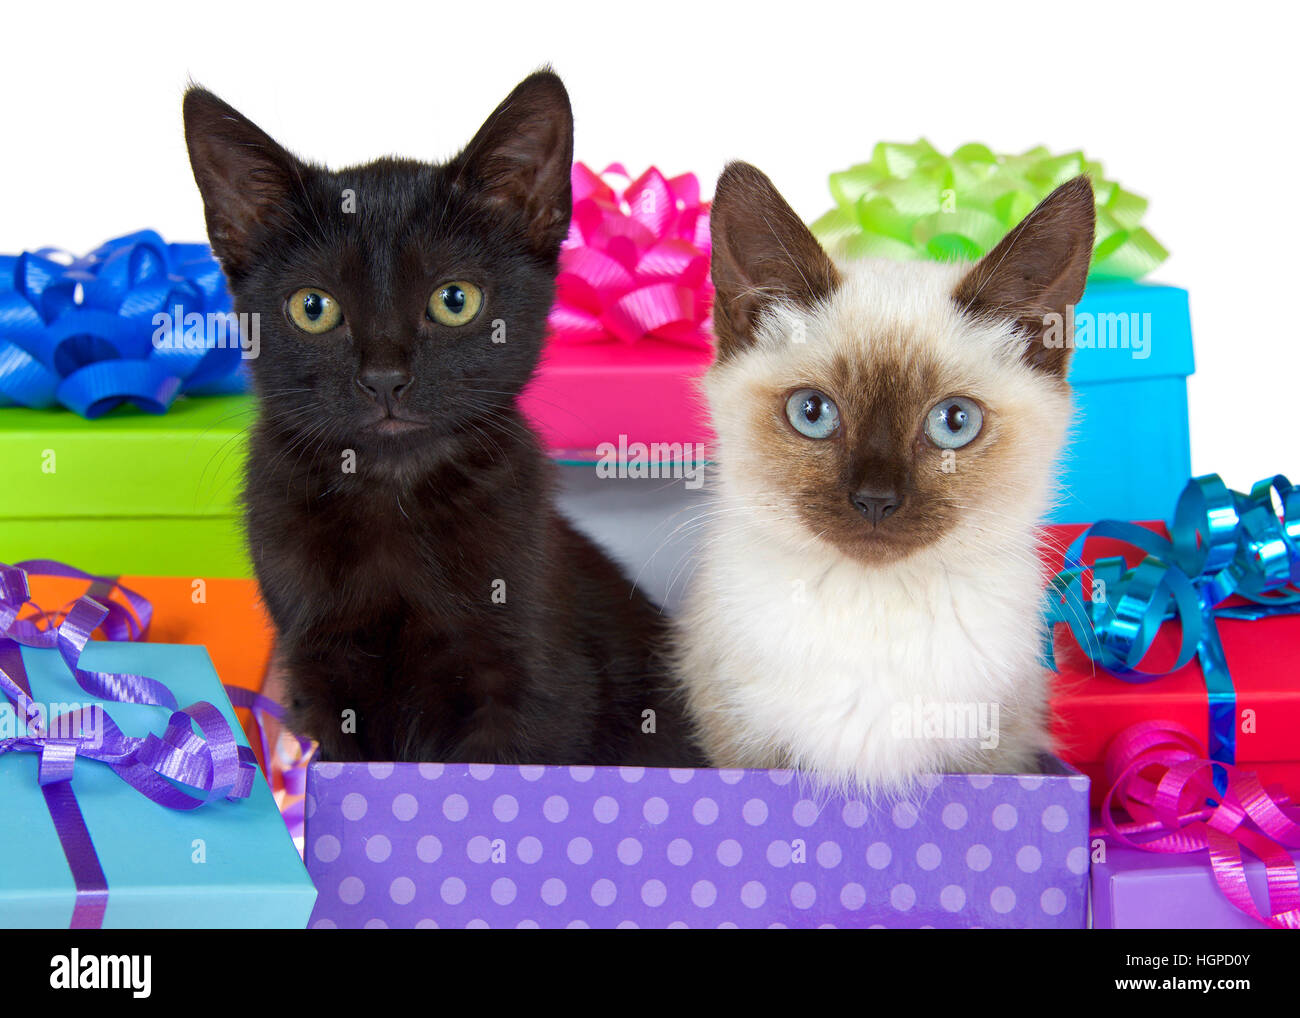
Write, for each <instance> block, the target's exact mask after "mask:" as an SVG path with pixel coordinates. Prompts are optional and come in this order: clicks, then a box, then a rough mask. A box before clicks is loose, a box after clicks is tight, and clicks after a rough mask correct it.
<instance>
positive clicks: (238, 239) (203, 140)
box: [184, 86, 302, 276]
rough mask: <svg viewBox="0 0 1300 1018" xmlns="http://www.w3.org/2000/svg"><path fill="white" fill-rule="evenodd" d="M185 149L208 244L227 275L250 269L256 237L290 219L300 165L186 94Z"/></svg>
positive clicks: (214, 106) (221, 110)
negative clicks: (273, 223)
mask: <svg viewBox="0 0 1300 1018" xmlns="http://www.w3.org/2000/svg"><path fill="white" fill-rule="evenodd" d="M184 114H185V144H186V145H187V146H188V147H189V150H190V166H191V168H192V169H193V170H194V180H195V182H196V183H197V184H198V185H199V193H200V194H202V195H203V210H204V214H205V216H206V217H207V223H208V239H209V240H210V241H211V242H212V249H213V250H214V251H215V252H216V254H217V257H218V258H220V259H221V264H222V266H223V267H224V268H225V270H226V273H227V274H228V275H231V276H238V275H240V274H241V273H242V272H243V271H244V270H245V269H246V268H247V267H248V265H249V263H250V261H251V256H252V248H253V244H254V242H255V240H256V237H257V235H258V233H259V231H260V230H261V229H262V228H263V227H265V226H266V225H267V224H268V223H269V222H271V221H273V220H274V219H276V218H277V217H291V216H292V213H290V212H289V211H288V206H289V205H290V204H291V203H292V202H293V200H294V198H295V196H296V195H297V194H298V191H299V186H300V183H299V182H300V180H301V175H302V164H301V163H300V162H299V161H298V160H297V159H295V158H294V157H293V156H292V155H290V154H289V153H288V152H286V151H285V150H284V149H283V148H281V147H280V146H279V145H277V144H276V143H275V141H273V140H272V139H271V137H270V135H268V134H267V133H266V132H265V131H263V130H262V129H261V128H260V127H258V126H257V125H256V124H254V123H253V122H252V121H251V120H249V119H248V118H247V117H245V116H243V115H242V114H241V113H240V112H239V111H238V110H236V109H235V108H234V107H232V106H230V105H229V104H227V103H224V102H222V101H221V100H220V99H218V98H217V97H216V96H215V95H213V94H212V93H211V92H209V91H207V90H206V89H202V88H199V87H197V86H191V87H190V89H189V90H188V91H187V92H186V93H185V103H184Z"/></svg>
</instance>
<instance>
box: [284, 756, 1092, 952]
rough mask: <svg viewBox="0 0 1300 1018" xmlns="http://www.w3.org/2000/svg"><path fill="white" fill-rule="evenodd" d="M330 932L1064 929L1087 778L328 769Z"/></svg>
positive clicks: (322, 781)
mask: <svg viewBox="0 0 1300 1018" xmlns="http://www.w3.org/2000/svg"><path fill="white" fill-rule="evenodd" d="M308 794H309V799H310V801H311V802H312V803H313V809H312V811H311V812H310V813H309V815H308V817H307V850H306V861H307V867H308V870H309V872H310V873H311V876H312V879H313V880H314V881H315V883H316V886H317V889H318V891H319V897H318V899H317V904H316V911H315V914H314V915H313V917H312V922H311V925H312V926H315V927H318V928H334V927H340V928H353V929H355V928H367V927H368V928H372V929H378V928H384V927H391V928H398V927H406V928H411V927H416V928H442V929H465V928H477V927H495V928H519V929H535V928H565V927H568V928H586V927H601V928H611V927H624V928H628V929H632V928H651V927H657V928H663V927H670V928H709V929H715V928H732V927H745V928H754V927H758V928H763V927H775V928H781V927H805V928H806V927H826V928H846V927H859V928H861V927H880V926H883V927H891V926H906V927H914V928H915V927H952V926H961V927H975V926H980V927H997V926H1002V927H1008V926H1009V927H1019V928H1069V927H1079V926H1081V925H1082V924H1083V921H1084V903H1085V895H1086V881H1087V875H1088V853H1087V847H1086V846H1087V823H1088V813H1087V802H1088V786H1087V782H1086V780H1081V779H1080V778H1079V777H1078V776H1077V775H1042V776H1040V775H1030V776H1020V777H1017V776H1004V775H945V776H941V777H937V778H934V779H931V780H928V781H926V782H925V783H924V784H923V785H922V786H921V787H920V788H919V790H918V792H917V794H916V796H914V797H912V798H910V799H908V800H905V801H889V802H880V803H865V802H862V801H859V800H856V799H845V798H841V797H836V796H833V795H831V794H830V793H828V792H823V791H819V790H818V789H817V788H816V787H815V786H813V785H812V783H810V782H809V781H808V780H807V779H806V778H804V777H803V776H801V775H798V774H795V773H793V772H791V771H743V770H726V771H717V770H698V771H692V770H681V769H674V770H657V769H654V768H643V767H621V768H620V767H608V768H606V767H594V768H593V767H538V766H530V767H509V766H504V765H498V766H487V765H474V766H468V765H463V764H418V765H417V764H386V763H372V764H327V765H315V766H313V767H312V768H311V771H310V773H309V776H308Z"/></svg>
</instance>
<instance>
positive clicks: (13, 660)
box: [0, 560, 257, 929]
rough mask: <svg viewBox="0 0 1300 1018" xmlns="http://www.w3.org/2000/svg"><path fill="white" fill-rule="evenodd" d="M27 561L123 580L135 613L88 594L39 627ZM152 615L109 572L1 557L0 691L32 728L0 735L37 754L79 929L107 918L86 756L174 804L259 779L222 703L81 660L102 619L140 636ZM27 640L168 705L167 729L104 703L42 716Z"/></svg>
mask: <svg viewBox="0 0 1300 1018" xmlns="http://www.w3.org/2000/svg"><path fill="white" fill-rule="evenodd" d="M24 566H27V567H31V570H32V572H33V573H37V572H40V573H50V574H53V575H59V576H78V577H82V578H88V579H92V580H94V581H95V584H97V585H99V586H100V587H101V589H106V591H107V592H109V593H111V591H112V589H113V588H114V587H118V589H121V590H122V591H123V593H124V595H125V596H126V597H127V599H128V601H129V602H130V603H131V605H132V607H133V608H134V609H135V618H134V619H133V620H131V621H128V614H129V613H127V612H126V611H125V609H122V608H121V606H118V608H119V611H118V613H117V615H116V616H114V615H113V613H112V612H111V611H110V609H109V608H106V607H105V606H104V605H103V604H102V603H100V602H99V601H96V600H95V599H94V598H92V597H90V596H89V595H85V596H82V597H80V598H78V599H77V601H76V602H74V604H73V606H72V608H71V609H70V610H69V611H67V612H66V613H64V614H63V617H62V620H61V621H59V622H58V624H57V625H54V626H48V627H46V628H42V627H41V626H40V625H39V624H38V622H37V621H36V620H38V619H44V620H46V621H47V622H49V621H51V619H52V617H51V616H50V615H48V614H47V613H44V612H42V611H41V610H40V609H39V608H37V607H36V606H34V605H32V603H31V597H30V590H29V588H28V583H27V577H28V570H27V569H25V568H24ZM92 589H93V588H92ZM105 596H107V594H105ZM27 607H32V608H34V609H35V615H29V616H26V617H24V618H21V619H20V618H19V614H20V613H21V612H22V611H23V609H24V608H27ZM149 616H150V610H149V607H148V602H147V601H146V600H145V599H144V598H142V597H141V596H140V595H139V594H136V593H135V592H134V591H127V590H126V588H124V587H119V585H117V584H115V583H114V582H113V581H111V580H108V579H107V578H105V577H93V576H91V575H90V574H88V573H83V572H81V571H80V570H75V569H71V568H70V567H68V566H63V565H61V564H60V563H56V562H48V561H44V560H38V561H31V562H26V563H20V564H19V565H17V566H9V565H2V564H0V692H2V693H3V694H4V695H5V696H6V697H7V698H8V699H9V702H10V703H11V704H12V705H13V707H14V710H15V712H16V714H17V716H18V717H21V718H22V719H23V722H24V726H23V728H22V729H21V730H23V731H24V732H25V734H23V735H18V736H15V737H13V738H8V739H0V756H2V755H4V754H5V753H10V752H18V753H35V754H37V755H38V756H39V758H40V762H39V766H38V771H37V781H38V783H39V785H40V788H41V791H42V793H43V794H44V796H45V800H46V806H47V807H48V809H49V811H50V817H51V819H52V820H53V822H54V826H55V830H56V832H57V834H58V837H59V843H60V845H61V846H62V847H63V852H64V855H65V857H66V858H67V861H68V867H69V869H70V871H71V872H72V875H73V880H74V882H75V885H76V894H77V896H76V903H75V905H74V908H73V915H72V924H71V925H72V927H73V928H76V929H86V928H98V927H100V926H101V925H102V924H103V920H104V912H105V909H106V908H107V904H108V883H107V880H106V878H105V876H104V872H103V868H102V866H101V865H100V862H99V857H98V854H97V853H96V851H95V847H94V843H93V841H92V839H91V836H90V832H89V831H88V830H87V828H86V824H85V820H84V818H83V816H82V813H81V808H80V806H79V805H78V804H77V799H76V795H75V794H74V792H73V790H72V785H71V779H72V776H73V770H74V767H75V764H76V761H77V759H78V758H79V757H80V758H83V759H87V760H94V761H97V762H99V763H102V764H104V765H106V766H107V767H108V768H109V769H110V770H112V771H113V772H114V773H115V774H116V775H117V776H118V777H119V778H121V779H122V780H123V781H124V782H125V783H126V784H127V785H129V786H130V787H131V788H133V789H135V790H136V791H137V792H139V793H140V794H141V795H144V796H145V797H146V798H148V799H150V800H152V801H153V802H155V803H157V804H158V805H160V806H165V807H166V808H168V809H175V810H192V809H198V808H200V807H202V806H204V805H206V804H208V803H210V802H213V801H216V800H218V799H228V800H232V801H234V800H238V799H245V798H247V797H248V795H249V793H250V792H251V791H252V787H253V775H254V773H255V771H256V768H257V763H256V760H255V758H254V756H253V752H252V750H250V749H249V748H248V747H246V746H240V745H239V744H238V743H237V742H236V740H235V735H234V731H233V730H232V728H231V726H230V725H229V723H228V722H227V721H226V719H225V717H224V716H223V715H222V713H221V712H220V711H219V710H218V709H217V708H216V707H215V706H213V705H212V704H210V703H207V702H205V701H202V700H200V701H198V702H196V703H193V704H191V705H189V706H188V707H180V706H179V705H178V703H177V701H176V698H175V697H174V696H173V695H172V692H171V690H169V689H168V688H167V687H166V686H165V685H163V684H162V683H161V682H158V681H156V680H154V679H151V678H148V677H146V676H143V675H134V674H130V673H125V672H104V671H91V670H88V669H84V668H81V667H80V664H79V661H80V657H81V654H82V652H83V651H84V650H85V646H86V643H87V642H88V641H89V639H90V635H91V633H93V632H94V631H95V629H97V628H99V627H100V626H101V625H102V626H105V627H106V632H108V634H109V635H110V636H112V635H116V636H117V637H118V638H125V639H128V640H129V639H138V638H139V637H141V636H143V634H144V633H145V632H146V631H147V629H148V621H149ZM20 645H22V646H27V647H35V648H42V649H57V650H58V651H59V654H60V656H61V657H62V659H63V661H64V663H65V664H66V665H67V667H68V669H69V670H70V671H71V672H72V675H73V677H74V678H75V679H76V681H77V684H78V685H79V686H80V687H81V688H82V689H83V690H84V691H85V692H86V693H88V694H90V695H91V696H94V697H96V698H98V699H101V700H108V701H111V702H115V703H133V704H146V705H152V706H157V707H163V708H165V709H166V710H168V711H170V717H169V718H168V721H167V727H166V728H165V730H164V732H163V734H162V735H161V736H158V735H155V734H153V733H150V734H148V735H146V736H143V737H139V736H129V735H126V734H124V733H123V732H122V731H121V729H119V728H118V727H117V725H116V724H115V723H114V722H113V719H112V718H111V717H110V716H109V715H108V713H107V712H106V711H105V710H104V708H103V707H102V706H99V705H94V706H91V707H83V708H80V709H79V710H76V711H69V712H67V713H65V714H61V715H59V716H58V717H57V718H47V719H45V723H42V719H41V714H42V711H41V709H40V707H39V706H38V705H37V704H36V702H35V701H34V700H33V698H32V696H33V694H32V690H31V686H30V683H29V682H28V679H27V673H26V669H25V667H24V665H23V658H22V653H21V650H20ZM196 727H197V729H198V731H197V732H196V731H195V728H196ZM173 782H175V783H176V784H173ZM178 785H184V786H187V787H188V788H189V789H190V790H191V791H190V792H187V791H184V790H182V789H181V788H179V787H177V786H178ZM191 793H197V794H191Z"/></svg>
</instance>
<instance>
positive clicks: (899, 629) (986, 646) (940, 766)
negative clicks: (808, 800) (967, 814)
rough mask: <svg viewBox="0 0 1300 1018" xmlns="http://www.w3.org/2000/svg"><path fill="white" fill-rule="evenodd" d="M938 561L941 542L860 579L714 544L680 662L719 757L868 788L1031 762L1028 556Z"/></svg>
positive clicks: (1034, 679)
mask: <svg viewBox="0 0 1300 1018" xmlns="http://www.w3.org/2000/svg"><path fill="white" fill-rule="evenodd" d="M943 563H944V555H943V549H942V547H941V546H936V547H935V549H934V550H933V553H931V554H926V555H925V556H924V558H923V559H921V560H917V561H912V560H908V561H907V562H905V563H904V564H901V565H895V566H890V567H885V568H869V567H866V566H862V565H860V564H858V563H855V562H852V561H849V560H846V559H844V558H842V557H840V556H838V555H835V554H834V553H829V552H825V553H822V552H817V551H813V552H808V551H806V550H805V551H802V552H794V551H791V550H788V549H786V548H782V547H778V546H776V545H774V544H769V543H765V542H754V541H752V540H745V539H743V538H739V537H735V536H729V535H725V534H724V535H718V539H717V540H716V541H715V542H714V543H713V544H712V546H711V548H710V557H709V560H708V562H707V563H705V565H704V566H703V567H702V569H701V574H700V575H698V576H697V577H696V578H695V583H694V584H693V588H692V592H691V596H690V597H689V598H688V601H687V604H686V610H685V612H684V614H683V620H682V621H683V641H682V642H683V652H682V658H681V667H682V674H683V676H684V678H685V679H686V681H687V684H688V689H689V693H690V697H691V701H692V706H693V707H694V709H695V711H696V714H697V716H698V717H699V718H700V720H701V727H702V729H703V735H704V739H705V742H706V748H707V749H708V750H709V751H710V752H711V754H712V755H713V756H714V757H715V761H716V762H717V763H719V764H721V765H730V766H773V765H777V764H793V765H796V766H799V767H801V768H804V769H807V770H809V771H812V772H814V773H817V774H818V775H820V776H821V777H823V778H825V779H827V780H829V781H831V782H832V783H841V784H852V785H856V786H858V787H859V788H867V789H876V788H885V787H897V786H899V785H902V784H906V783H907V782H908V781H909V780H910V779H912V778H914V777H915V776H917V775H918V774H921V773H926V772H934V771H942V770H1008V769H1009V770H1014V769H1017V768H1019V767H1022V766H1026V765H1027V764H1029V763H1030V762H1031V761H1032V757H1033V755H1034V754H1036V753H1037V752H1038V751H1039V750H1040V749H1041V748H1043V746H1042V742H1043V738H1042V736H1041V734H1040V732H1041V713H1042V710H1043V702H1044V696H1045V693H1044V676H1043V672H1042V669H1041V666H1040V665H1039V663H1038V653H1039V645H1038V639H1039V632H1040V629H1039V626H1038V625H1037V624H1036V619H1037V614H1038V606H1039V604H1040V598H1041V593H1040V592H1041V577H1040V573H1039V570H1038V568H1037V565H1036V559H1035V558H1034V554H1033V550H1032V547H1027V548H1025V549H1024V554H1022V555H1016V556H1012V557H1010V558H1006V557H1003V558H1002V559H992V558H991V557H989V558H988V559H987V560H985V557H984V556H980V557H979V561H972V560H971V557H970V556H969V555H967V556H966V557H965V558H964V560H963V564H962V568H961V569H960V571H958V570H956V569H954V568H953V567H951V566H950V565H944V564H943Z"/></svg>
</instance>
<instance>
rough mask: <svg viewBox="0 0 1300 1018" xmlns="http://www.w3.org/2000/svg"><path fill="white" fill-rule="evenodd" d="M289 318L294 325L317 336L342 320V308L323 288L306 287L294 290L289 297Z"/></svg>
mask: <svg viewBox="0 0 1300 1018" xmlns="http://www.w3.org/2000/svg"><path fill="white" fill-rule="evenodd" d="M288 310H289V319H290V321H292V322H293V324H294V325H296V326H298V328H300V329H302V331H303V332H309V333H311V334H312V335H313V336H318V335H320V334H321V333H322V332H329V331H330V329H333V328H335V327H336V326H337V325H338V324H339V322H341V321H343V309H342V308H341V307H339V302H338V301H336V300H335V299H334V298H333V297H331V296H330V295H329V294H328V293H326V292H325V291H324V290H318V289H316V288H315V287H306V288H304V289H302V290H298V291H296V292H295V293H294V294H293V296H291V297H290V298H289V303H288Z"/></svg>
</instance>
